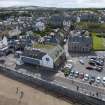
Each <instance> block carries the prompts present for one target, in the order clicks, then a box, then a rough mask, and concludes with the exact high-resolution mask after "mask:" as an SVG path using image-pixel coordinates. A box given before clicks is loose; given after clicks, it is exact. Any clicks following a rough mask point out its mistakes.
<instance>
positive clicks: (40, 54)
mask: <svg viewBox="0 0 105 105" xmlns="http://www.w3.org/2000/svg"><path fill="white" fill-rule="evenodd" d="M63 54H64V51H63V49H62V47H61V46H60V45H45V44H44V45H43V44H37V45H35V46H34V48H32V47H27V48H25V50H24V52H23V55H22V56H21V60H22V62H24V63H28V64H33V65H39V66H42V67H47V68H50V69H53V68H55V67H57V66H59V64H60V61H62V60H60V57H61V56H62V55H63Z"/></svg>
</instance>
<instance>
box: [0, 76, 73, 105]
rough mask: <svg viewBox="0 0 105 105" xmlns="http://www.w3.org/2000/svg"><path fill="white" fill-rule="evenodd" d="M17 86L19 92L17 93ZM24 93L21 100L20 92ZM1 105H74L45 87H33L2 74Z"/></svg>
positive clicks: (0, 84)
mask: <svg viewBox="0 0 105 105" xmlns="http://www.w3.org/2000/svg"><path fill="white" fill-rule="evenodd" d="M17 87H18V88H19V92H18V93H17V94H16V91H17ZM21 91H23V92H24V95H23V98H22V99H21V101H20V94H19V93H20V92H21ZM0 105H72V104H71V103H69V102H66V101H64V99H61V98H57V97H55V96H54V95H51V94H49V93H48V91H45V90H44V89H43V90H42V89H39V88H38V87H35V88H32V87H30V86H27V85H25V84H22V83H20V82H17V81H15V80H12V79H10V78H7V77H5V76H3V75H0Z"/></svg>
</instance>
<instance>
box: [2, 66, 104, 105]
mask: <svg viewBox="0 0 105 105" xmlns="http://www.w3.org/2000/svg"><path fill="white" fill-rule="evenodd" d="M0 73H1V74H4V75H6V76H8V77H10V78H12V79H15V80H18V81H21V82H24V83H27V84H32V85H34V84H35V85H38V86H40V87H42V88H45V89H47V90H49V91H52V92H55V93H57V94H61V95H62V96H64V97H67V98H68V99H73V100H76V101H77V102H80V103H81V105H105V102H104V101H102V100H99V99H96V98H93V97H90V96H86V95H84V94H81V93H79V92H76V91H72V90H70V89H68V88H66V87H64V86H61V85H59V84H57V83H55V82H50V81H47V80H43V79H41V78H39V77H37V76H34V77H33V76H31V75H29V74H25V73H24V74H23V73H21V72H19V71H17V70H12V69H10V68H5V67H2V66H0Z"/></svg>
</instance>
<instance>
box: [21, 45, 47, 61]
mask: <svg viewBox="0 0 105 105" xmlns="http://www.w3.org/2000/svg"><path fill="white" fill-rule="evenodd" d="M45 55H46V53H45V52H42V51H40V50H37V49H32V48H30V47H29V48H25V50H24V54H23V56H27V57H32V58H35V59H40V60H41V59H42V57H43V56H45Z"/></svg>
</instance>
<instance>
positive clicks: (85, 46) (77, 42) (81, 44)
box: [68, 31, 92, 53]
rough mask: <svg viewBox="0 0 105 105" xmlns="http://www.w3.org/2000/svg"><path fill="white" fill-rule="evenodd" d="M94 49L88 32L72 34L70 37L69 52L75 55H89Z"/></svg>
mask: <svg viewBox="0 0 105 105" xmlns="http://www.w3.org/2000/svg"><path fill="white" fill-rule="evenodd" d="M91 49H92V38H91V36H89V33H88V32H87V31H84V32H72V33H71V35H70V36H69V41H68V51H69V52H75V53H88V52H90V51H91Z"/></svg>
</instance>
